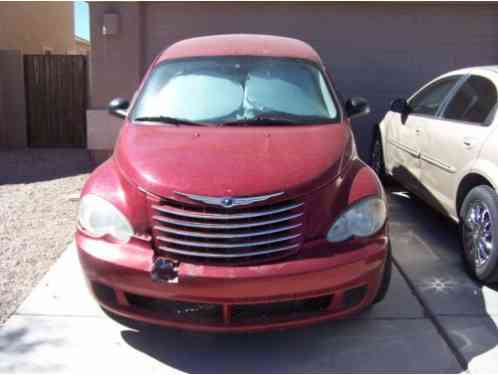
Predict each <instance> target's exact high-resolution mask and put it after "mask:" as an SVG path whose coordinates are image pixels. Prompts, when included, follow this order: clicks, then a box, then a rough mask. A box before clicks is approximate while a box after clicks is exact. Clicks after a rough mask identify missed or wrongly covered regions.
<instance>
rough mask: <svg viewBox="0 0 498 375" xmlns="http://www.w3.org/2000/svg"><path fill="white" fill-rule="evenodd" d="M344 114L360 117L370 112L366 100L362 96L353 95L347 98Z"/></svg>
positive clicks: (350, 116)
mask: <svg viewBox="0 0 498 375" xmlns="http://www.w3.org/2000/svg"><path fill="white" fill-rule="evenodd" d="M345 107H346V114H347V115H348V117H349V118H354V117H361V116H365V115H368V114H369V113H370V106H369V105H368V101H367V100H366V99H364V98H360V97H354V98H351V99H348V100H347V101H346V104H345Z"/></svg>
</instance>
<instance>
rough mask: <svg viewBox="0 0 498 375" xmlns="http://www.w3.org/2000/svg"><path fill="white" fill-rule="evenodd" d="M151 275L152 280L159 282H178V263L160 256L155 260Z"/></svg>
mask: <svg viewBox="0 0 498 375" xmlns="http://www.w3.org/2000/svg"><path fill="white" fill-rule="evenodd" d="M150 277H151V279H152V281H155V282H158V283H168V284H176V283H177V282H178V263H175V262H173V261H172V260H170V259H166V258H161V257H158V258H156V259H155V260H154V264H153V265H152V270H151V271H150Z"/></svg>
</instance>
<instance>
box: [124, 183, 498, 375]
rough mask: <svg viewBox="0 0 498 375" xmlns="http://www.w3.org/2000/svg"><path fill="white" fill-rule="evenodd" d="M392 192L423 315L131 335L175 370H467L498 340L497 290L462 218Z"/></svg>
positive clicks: (396, 243) (396, 246)
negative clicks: (465, 238) (468, 242)
mask: <svg viewBox="0 0 498 375" xmlns="http://www.w3.org/2000/svg"><path fill="white" fill-rule="evenodd" d="M389 197H390V210H391V220H390V227H391V231H392V236H393V239H392V242H393V256H394V259H395V261H396V264H397V265H399V266H401V271H402V274H403V275H404V276H405V277H406V278H407V281H408V283H409V285H410V286H411V288H412V289H413V291H414V292H415V294H416V295H417V296H418V297H417V298H418V299H419V301H420V302H421V303H422V304H423V306H424V316H423V318H421V319H417V318H413V319H411V320H410V319H406V320H403V319H399V320H396V319H375V318H374V319H368V315H367V318H366V319H363V318H362V315H360V317H359V318H358V319H347V320H342V321H335V322H328V323H321V324H319V325H315V326H311V327H306V328H299V329H291V330H287V331H278V332H267V333H258V334H228V335H227V334H196V333H188V332H181V331H176V330H166V329H160V328H154V327H148V328H146V329H142V330H137V331H133V330H125V331H123V332H122V333H121V335H122V337H123V339H124V341H125V342H126V343H128V344H129V345H130V346H132V347H133V348H135V349H137V350H139V351H141V352H143V353H146V354H147V355H149V356H151V357H153V358H155V359H156V360H158V361H160V362H162V363H164V364H166V365H168V366H171V367H173V368H175V369H178V370H181V371H186V372H194V373H195V372H211V373H225V372H229V373H241V372H253V373H262V372H266V373H274V372H281V373H287V372H291V373H295V372H426V371H429V372H438V371H443V372H460V371H461V370H462V369H467V368H469V364H470V363H471V362H472V361H474V360H475V359H476V358H479V357H480V356H481V355H486V353H488V354H489V352H490V351H491V350H492V349H494V348H495V347H496V345H497V344H498V329H497V328H496V324H495V322H494V320H493V318H492V316H491V315H490V314H494V313H497V314H498V297H497V293H496V288H488V287H483V286H482V285H481V284H479V283H478V282H476V281H475V280H473V279H472V278H471V277H470V276H469V275H468V273H467V272H466V269H465V264H464V261H463V258H462V256H461V254H460V247H459V244H458V230H457V226H456V225H455V224H453V223H452V222H450V221H449V220H448V219H446V218H445V217H443V216H442V215H440V214H438V213H437V212H436V211H434V210H433V209H431V208H429V207H428V206H427V205H425V204H424V203H423V202H422V201H420V200H418V199H416V198H414V197H413V196H412V195H411V194H409V193H407V192H406V191H404V190H403V189H401V188H394V189H390V192H389ZM483 289H485V292H484V291H483ZM495 302H496V303H495ZM490 304H491V305H490ZM495 304H496V309H495V306H494V305H495ZM490 306H491V307H490ZM490 308H491V311H490ZM422 321H423V322H424V323H427V324H426V325H422ZM432 332H435V334H434V335H433V333H432ZM438 340H440V343H439V341H438ZM441 348H447V350H448V353H449V354H446V353H445V351H444V350H442V349H441ZM494 355H495V356H498V354H494ZM446 356H448V358H449V357H451V358H453V359H454V361H455V363H457V364H458V367H456V368H455V367H454V365H453V364H452V362H451V360H450V359H447V357H446ZM438 361H439V362H438ZM497 362H498V361H497ZM496 368H498V365H497V366H496V367H495V369H496Z"/></svg>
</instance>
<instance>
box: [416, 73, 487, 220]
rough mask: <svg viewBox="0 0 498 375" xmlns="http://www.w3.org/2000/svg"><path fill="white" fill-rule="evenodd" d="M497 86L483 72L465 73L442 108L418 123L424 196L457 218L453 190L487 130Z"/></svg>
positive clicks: (454, 191)
mask: <svg viewBox="0 0 498 375" xmlns="http://www.w3.org/2000/svg"><path fill="white" fill-rule="evenodd" d="M496 103H497V88H496V86H495V85H494V84H493V82H492V81H491V80H489V79H487V78H485V77H483V76H479V75H471V76H466V77H465V79H464V81H463V82H462V84H461V85H459V87H458V88H457V90H455V92H453V94H452V96H451V98H450V99H449V100H448V101H447V103H446V104H445V105H444V106H443V107H442V108H441V110H440V111H439V113H438V116H437V119H433V120H432V121H431V122H430V123H426V124H424V125H423V127H421V129H420V130H421V134H422V137H421V138H420V139H421V156H420V158H421V163H422V164H421V171H422V172H421V181H422V183H423V185H424V187H425V190H426V193H427V194H428V196H427V198H429V199H434V200H435V202H437V204H438V205H440V207H438V208H441V210H443V211H444V212H446V213H447V214H449V215H450V216H452V217H454V218H456V217H457V216H458V213H457V212H456V207H455V202H456V196H455V195H456V191H457V187H458V186H457V185H458V182H459V180H460V178H461V176H462V174H464V173H466V171H467V170H469V169H470V168H471V166H472V162H473V161H474V160H475V159H476V157H477V156H478V154H479V151H480V149H481V146H482V144H483V142H484V140H485V139H486V137H487V136H488V135H489V133H490V127H489V126H488V125H489V124H490V123H491V121H492V119H493V116H494V110H493V109H494V108H495V105H496Z"/></svg>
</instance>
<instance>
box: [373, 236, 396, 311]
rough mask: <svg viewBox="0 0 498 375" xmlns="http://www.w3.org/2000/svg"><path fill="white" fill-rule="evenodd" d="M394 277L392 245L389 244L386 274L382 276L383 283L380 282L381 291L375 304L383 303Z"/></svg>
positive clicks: (374, 301)
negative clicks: (392, 276)
mask: <svg viewBox="0 0 498 375" xmlns="http://www.w3.org/2000/svg"><path fill="white" fill-rule="evenodd" d="M391 275H392V259H391V244H389V250H388V252H387V258H386V265H385V266H384V274H383V275H382V281H381V282H380V286H379V290H378V291H377V295H376V296H375V298H374V300H373V302H372V303H373V304H375V303H379V302H381V301H382V300H383V299H384V297H385V296H386V294H387V291H388V290H389V285H390V284H391Z"/></svg>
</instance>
